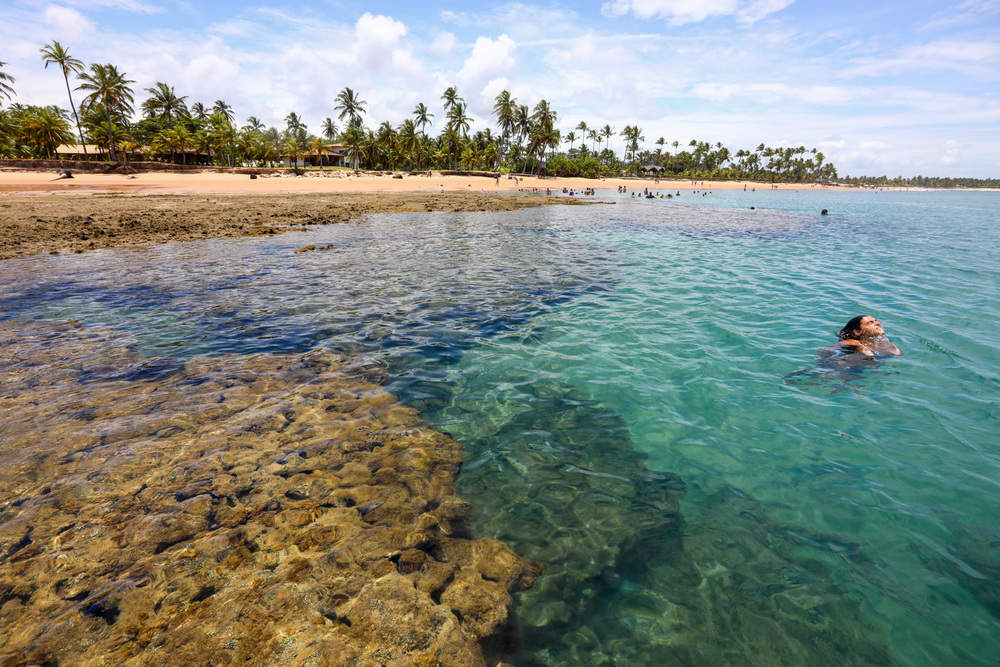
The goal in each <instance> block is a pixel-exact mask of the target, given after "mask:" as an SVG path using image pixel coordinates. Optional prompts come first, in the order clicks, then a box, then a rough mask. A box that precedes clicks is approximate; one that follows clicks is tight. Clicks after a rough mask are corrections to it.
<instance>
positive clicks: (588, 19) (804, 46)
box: [0, 0, 1000, 177]
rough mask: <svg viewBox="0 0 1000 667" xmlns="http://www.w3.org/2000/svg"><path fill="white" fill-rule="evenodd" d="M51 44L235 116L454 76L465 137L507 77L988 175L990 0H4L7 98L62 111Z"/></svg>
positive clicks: (646, 121) (734, 127)
mask: <svg viewBox="0 0 1000 667" xmlns="http://www.w3.org/2000/svg"><path fill="white" fill-rule="evenodd" d="M52 39H58V40H59V41H61V42H62V43H63V45H64V46H67V47H68V48H69V49H70V51H71V53H73V54H74V55H75V56H76V57H78V58H80V59H81V60H84V61H85V62H88V63H89V62H113V63H115V64H116V65H118V66H119V68H120V69H123V70H124V71H125V72H127V73H128V75H129V78H131V79H134V80H135V82H136V83H135V87H136V89H137V93H138V94H137V98H138V99H142V97H143V94H142V93H141V89H142V88H146V87H149V86H152V85H153V84H154V83H155V82H156V81H166V82H167V83H169V84H171V85H173V86H175V87H176V89H177V93H178V94H179V95H186V96H187V97H188V102H189V103H190V102H193V101H202V102H204V103H206V104H207V103H211V102H212V101H214V100H215V99H217V98H219V97H221V98H223V99H225V100H226V101H227V102H229V103H230V104H232V105H233V106H234V107H235V109H236V112H237V115H238V117H239V118H240V120H241V121H242V120H244V119H245V118H246V117H247V116H250V115H254V116H258V117H260V118H261V119H263V120H264V121H265V122H268V123H269V124H277V125H283V123H282V119H283V118H284V116H285V115H286V114H287V113H288V112H289V111H295V112H297V113H299V114H300V115H301V116H303V118H304V120H305V121H306V123H307V124H308V125H309V127H310V129H311V130H313V131H317V130H318V129H319V124H320V122H321V121H322V119H323V118H324V117H326V116H331V115H333V110H332V106H333V103H332V100H333V98H334V96H335V95H336V93H337V91H338V90H340V89H341V88H343V87H344V86H351V87H352V88H354V89H355V90H357V91H359V92H360V94H361V97H362V98H364V99H365V100H367V101H368V103H369V114H368V117H369V120H370V121H376V122H377V121H382V120H390V121H392V122H393V123H394V124H395V123H398V122H400V121H401V120H402V119H403V118H405V117H406V116H407V115H408V114H409V113H410V112H411V111H412V109H413V106H414V104H416V103H417V102H420V101H422V102H425V103H426V104H427V105H428V106H429V107H431V108H432V110H434V111H436V112H437V113H438V114H439V116H440V115H441V114H440V94H441V91H443V90H444V88H446V87H447V86H449V85H455V86H457V87H458V89H459V93H460V94H461V95H462V96H463V97H465V98H466V99H467V100H468V102H469V104H470V109H471V110H472V112H473V115H474V117H476V118H477V122H476V123H475V124H474V125H473V128H474V129H475V128H477V127H484V126H485V125H487V124H491V123H492V118H490V116H489V109H490V106H491V102H492V98H493V97H494V96H495V95H496V93H497V92H499V91H500V90H502V89H504V88H507V89H510V90H511V91H512V93H513V94H514V95H515V96H516V97H517V98H518V100H519V101H520V102H521V103H528V104H530V105H534V103H535V102H536V101H538V99H540V98H543V97H544V98H545V99H547V100H549V102H550V103H551V104H552V105H553V107H554V108H555V109H556V110H557V111H558V112H559V126H560V127H561V128H562V129H564V130H569V129H572V128H573V127H575V126H576V124H577V123H579V122H580V121H581V120H583V121H586V122H587V123H588V124H590V125H602V126H603V125H604V124H605V123H609V124H611V125H612V126H613V127H615V128H617V129H619V130H620V129H621V128H622V127H624V126H625V125H627V124H628V125H631V124H637V125H639V127H641V128H642V129H643V134H644V136H645V137H646V140H647V144H651V143H652V142H653V141H655V140H656V139H657V138H658V137H661V136H662V137H665V138H666V140H667V142H668V143H670V142H673V141H675V140H676V141H680V142H681V143H683V144H686V143H687V142H688V141H689V140H691V139H703V140H709V141H712V142H715V141H722V142H723V143H724V144H726V145H727V146H730V147H731V148H734V149H736V148H741V147H753V146H755V145H756V144H758V143H760V142H764V143H767V144H769V145H793V146H798V145H805V146H807V147H812V146H816V147H818V148H820V149H821V150H822V151H823V152H824V153H825V154H826V155H827V156H828V157H829V158H830V159H832V160H833V161H834V162H835V164H836V165H837V166H838V167H839V168H840V172H841V174H862V173H864V174H873V175H876V174H883V173H885V174H889V175H896V174H902V175H915V174H918V173H920V174H925V175H950V176H979V177H986V176H992V177H996V176H1000V0H957V1H953V2H941V1H940V0H938V1H937V2H925V1H923V0H919V1H915V0H910V1H909V2H895V1H883V2H871V1H868V2H854V1H846V2H845V1H840V2H805V1H804V0H798V1H796V0H703V1H701V2H691V1H688V0H608V1H607V2H589V3H587V2H512V3H484V4H480V3H475V2H466V3H459V2H452V1H448V2H439V3H435V4H431V3H427V4H417V3H403V2H399V3H394V2H387V3H377V2H376V3H354V2H338V1H335V0H327V1H323V0H317V1H315V2H312V3H309V4H308V5H307V4H305V3H292V2H270V3H254V2H253V1H252V0H250V1H248V2H211V3H200V2H177V1H174V0H58V1H54V2H48V1H36V0H4V3H3V5H2V7H0V60H2V61H6V62H7V63H8V64H7V66H6V71H8V72H9V73H10V74H11V75H13V76H14V77H16V79H17V81H16V84H15V89H16V90H17V92H18V97H17V101H20V102H24V103H34V104H51V103H58V104H65V88H64V85H63V82H62V79H61V77H60V76H59V75H58V73H57V72H55V71H53V69H52V68H51V67H50V68H49V69H48V70H43V69H42V63H41V61H40V59H39V56H38V49H39V48H40V47H41V46H42V45H43V44H45V43H46V42H48V41H50V40H52ZM612 145H614V142H612ZM619 146H620V143H619Z"/></svg>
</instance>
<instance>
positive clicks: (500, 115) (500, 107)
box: [493, 90, 517, 146]
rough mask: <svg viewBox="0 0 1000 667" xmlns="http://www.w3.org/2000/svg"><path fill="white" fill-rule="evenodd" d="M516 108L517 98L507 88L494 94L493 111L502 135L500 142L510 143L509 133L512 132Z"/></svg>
mask: <svg viewBox="0 0 1000 667" xmlns="http://www.w3.org/2000/svg"><path fill="white" fill-rule="evenodd" d="M516 109H517V100H515V99H514V98H513V97H511V95H510V91H509V90H502V91H500V94H499V95H497V96H496V99H495V100H494V103H493V113H495V114H496V116H497V125H498V126H499V127H500V135H501V137H503V140H502V143H503V144H505V145H508V146H509V144H510V135H511V134H513V132H514V116H515V110H516Z"/></svg>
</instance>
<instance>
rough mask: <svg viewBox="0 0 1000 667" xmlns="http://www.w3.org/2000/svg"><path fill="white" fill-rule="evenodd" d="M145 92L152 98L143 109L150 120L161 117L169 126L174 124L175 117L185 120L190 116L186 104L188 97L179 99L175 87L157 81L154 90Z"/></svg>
mask: <svg viewBox="0 0 1000 667" xmlns="http://www.w3.org/2000/svg"><path fill="white" fill-rule="evenodd" d="M145 90H146V92H147V93H149V95H150V97H149V99H147V100H146V101H145V102H143V103H142V108H143V109H144V110H145V111H146V113H147V115H148V116H149V117H150V118H154V117H156V116H160V117H161V118H163V119H164V120H166V121H167V123H168V124H169V123H172V122H173V120H174V118H175V117H176V118H184V117H185V116H187V115H188V109H187V105H186V104H184V100H186V99H187V96H186V95H182V96H181V97H177V95H176V94H175V93H174V87H173V86H168V85H167V84H165V83H163V82H162V81H157V82H156V84H155V85H154V86H153V87H152V88H146V89H145Z"/></svg>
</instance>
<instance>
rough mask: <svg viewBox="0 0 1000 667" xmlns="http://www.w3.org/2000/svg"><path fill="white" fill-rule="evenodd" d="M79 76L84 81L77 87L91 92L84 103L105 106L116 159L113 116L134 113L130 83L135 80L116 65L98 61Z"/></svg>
mask: <svg viewBox="0 0 1000 667" xmlns="http://www.w3.org/2000/svg"><path fill="white" fill-rule="evenodd" d="M79 78H80V81H82V82H83V83H81V84H80V85H79V86H77V88H76V89H77V90H86V91H89V92H90V94H89V95H88V96H87V97H85V98H84V103H86V104H88V105H95V104H101V105H103V106H104V114H105V118H106V120H107V123H108V127H107V130H108V137H107V138H108V142H109V143H108V146H109V148H110V150H111V159H112V160H115V159H116V156H115V131H114V126H113V125H112V122H111V117H112V115H118V116H121V117H127V116H128V115H130V114H131V113H132V111H133V109H132V104H133V103H134V102H135V99H134V98H133V97H132V89H131V88H130V87H129V85H128V84H130V83H135V82H134V81H132V80H131V79H126V78H125V73H124V72H119V71H118V68H117V67H115V66H114V65H111V64H107V65H101V64H98V63H94V64H92V65H91V66H90V72H89V73H87V72H81V73H80V75H79Z"/></svg>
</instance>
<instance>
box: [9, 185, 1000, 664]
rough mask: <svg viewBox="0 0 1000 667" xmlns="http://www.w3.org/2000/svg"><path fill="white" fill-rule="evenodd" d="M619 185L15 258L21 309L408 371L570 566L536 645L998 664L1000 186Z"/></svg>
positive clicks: (514, 623)
mask: <svg viewBox="0 0 1000 667" xmlns="http://www.w3.org/2000/svg"><path fill="white" fill-rule="evenodd" d="M663 192H666V189H665V188H664V189H663ZM591 199H594V200H596V201H598V202H601V203H595V204H594V205H592V206H572V207H570V206H553V207H542V208H536V209H525V210H521V211H517V212H511V213H428V214H388V215H376V216H369V217H367V218H365V219H364V220H362V221H361V222H360V223H358V224H349V225H334V226H328V227H323V228H320V229H317V230H314V231H310V232H301V233H300V232H295V233H289V234H285V235H281V236H278V237H273V238H263V239H262V238H252V239H240V240H232V239H226V240H207V241H200V242H189V243H176V244H167V245H162V246H157V247H152V248H147V249H118V250H100V251H95V252H90V253H86V254H84V255H79V256H71V257H48V256H39V257H33V258H25V259H17V260H10V261H5V262H3V263H2V264H0V320H7V321H14V320H17V321H30V322H32V323H35V324H38V325H45V324H51V325H53V326H55V325H57V324H59V323H65V322H67V321H71V322H74V323H78V324H79V325H81V326H84V327H102V328H105V329H107V328H110V329H113V330H116V331H121V332H122V333H123V335H125V334H127V335H128V336H129V338H130V340H132V341H134V345H135V348H136V349H137V351H138V353H139V354H140V355H142V357H143V358H144V359H147V360H148V362H147V363H146V364H145V366H144V368H143V369H140V372H139V373H138V375H136V377H135V378H134V379H136V380H137V381H138V380H144V379H149V378H153V379H155V378H156V377H158V376H160V375H165V374H169V373H171V372H172V371H173V369H175V368H176V367H177V365H178V364H181V363H183V361H184V360H187V359H192V358H195V357H213V356H220V355H242V356H248V355H256V354H265V353H285V352H299V351H306V350H312V349H317V348H319V349H329V350H333V351H336V352H338V353H341V354H346V355H356V356H361V357H364V358H369V359H371V360H373V361H374V362H375V363H378V364H380V365H381V366H382V367H384V368H385V369H386V377H387V380H386V387H387V388H388V389H389V390H390V391H391V392H392V393H394V394H395V395H396V396H397V397H398V398H399V399H400V400H401V401H403V402H404V403H405V404H407V405H409V406H412V407H414V408H417V409H418V410H419V411H420V413H421V414H422V416H423V417H424V418H425V419H427V420H428V421H429V422H430V423H431V424H433V425H434V426H435V427H436V428H437V429H439V430H442V431H444V432H446V433H448V434H449V435H451V436H452V437H453V438H454V439H456V440H457V441H459V442H460V443H462V445H463V446H464V447H465V450H466V456H465V462H464V464H463V467H462V470H461V472H460V474H459V477H458V488H459V492H460V495H461V496H462V497H463V498H464V499H465V500H467V501H468V502H470V503H471V505H472V508H473V509H472V516H471V519H470V525H469V528H470V530H471V533H472V534H474V535H477V536H490V537H496V538H498V539H501V540H503V541H505V542H507V543H508V544H510V545H511V546H512V547H513V548H514V549H515V551H517V552H518V553H519V554H521V555H523V556H527V557H530V558H533V559H536V560H538V561H541V562H543V563H545V565H546V568H547V569H546V571H545V574H544V575H543V576H542V577H541V578H539V579H538V581H537V582H536V583H535V586H534V587H533V588H532V589H530V590H528V591H526V592H523V593H520V594H518V595H517V596H516V601H515V604H514V608H513V615H512V620H511V621H510V622H509V624H508V626H507V627H505V628H504V630H503V632H502V633H501V634H500V635H499V636H497V637H495V638H494V639H492V640H491V641H490V642H489V644H488V645H487V647H486V648H487V652H488V653H489V654H490V655H492V656H496V657H498V658H503V659H506V660H508V661H510V662H512V663H514V664H517V665H561V664H570V663H576V664H585V665H591V664H593V665H605V664H650V665H652V664H667V663H670V662H677V663H681V664H704V665H709V664H722V663H725V664H748V665H749V664H754V665H757V664H810V665H843V664H904V665H941V664H963V665H995V664H997V661H998V660H1000V525H998V522H997V516H998V507H1000V419H998V417H1000V415H998V405H1000V364H998V361H1000V354H998V352H997V350H998V348H1000V333H998V329H997V327H996V322H997V321H998V319H1000V305H998V304H1000V301H998V299H997V294H998V293H1000V263H998V261H997V248H998V247H1000V226H998V224H997V223H998V219H997V211H1000V193H995V192H959V191H955V192H952V191H943V192H939V191H932V192H877V191H853V190H852V191H801V192H800V191H771V190H767V189H761V190H758V191H756V192H743V191H717V192H712V193H710V194H706V195H705V196H702V195H701V193H698V194H694V193H691V192H689V191H683V192H682V196H680V197H679V198H675V199H671V200H666V199H654V200H646V199H641V200H633V199H631V198H630V197H628V196H621V195H617V194H616V193H614V192H605V191H598V196H597V197H594V198H591ZM751 207H752V208H751ZM822 209H827V210H828V211H829V215H825V216H821V215H820V211H821V210H822ZM310 243H311V244H320V243H323V244H333V246H334V247H333V248H331V249H330V250H325V251H319V252H310V253H301V254H296V253H294V252H292V251H293V250H294V249H295V248H298V247H301V246H304V245H306V244H310ZM863 314H870V315H873V316H875V317H877V318H878V319H879V320H880V321H881V322H882V323H883V325H884V326H885V328H886V331H887V335H888V336H889V338H890V339H891V340H893V341H894V342H895V343H897V344H898V345H899V347H900V349H901V351H902V355H901V356H899V357H890V358H879V359H873V360H864V361H861V360H853V361H851V360H848V361H844V360H838V361H836V362H833V363H831V362H830V361H829V360H828V359H826V358H824V357H823V356H822V355H820V353H819V352H820V350H821V349H822V348H824V347H827V346H829V345H831V344H833V343H834V342H835V341H836V335H835V334H836V331H837V330H838V329H839V328H840V327H841V326H843V325H844V324H845V323H846V322H847V321H848V320H849V319H850V318H851V317H853V316H855V315H863ZM36 370H37V369H36Z"/></svg>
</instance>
